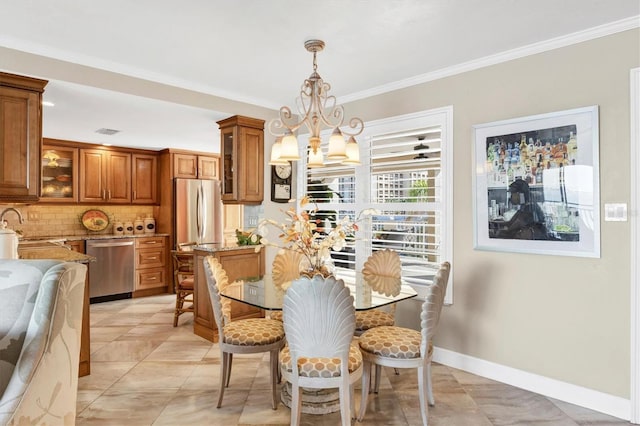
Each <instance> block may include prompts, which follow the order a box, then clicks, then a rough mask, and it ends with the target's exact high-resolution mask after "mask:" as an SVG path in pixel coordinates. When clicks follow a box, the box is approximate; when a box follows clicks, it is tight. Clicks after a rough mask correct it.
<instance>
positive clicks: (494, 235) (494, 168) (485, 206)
mask: <svg viewBox="0 0 640 426" xmlns="http://www.w3.org/2000/svg"><path fill="white" fill-rule="evenodd" d="M473 130H474V156H475V173H474V175H473V177H474V182H473V184H474V189H475V194H474V248H475V249H478V250H495V251H507V252H518V253H535V254H550V255H561V256H581V257H600V200H599V181H600V179H599V173H598V149H599V148H598V145H599V136H598V135H599V133H598V107H597V106H590V107H585V108H578V109H572V110H567V111H559V112H553V113H547V114H540V115H534V116H530V117H522V118H515V119H510V120H504V121H496V122H492V123H485V124H478V125H475V126H473Z"/></svg>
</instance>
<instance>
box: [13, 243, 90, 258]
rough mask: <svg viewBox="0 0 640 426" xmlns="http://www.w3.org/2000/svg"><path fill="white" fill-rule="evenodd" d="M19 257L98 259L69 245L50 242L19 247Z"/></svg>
mask: <svg viewBox="0 0 640 426" xmlns="http://www.w3.org/2000/svg"><path fill="white" fill-rule="evenodd" d="M18 257H19V258H20V259H55V260H62V261H65V262H78V263H89V262H93V261H95V260H96V258H95V257H93V256H89V255H86V254H82V253H78V252H77V251H73V250H70V249H69V248H67V247H64V246H60V245H57V244H53V243H52V244H48V245H43V246H39V247H22V248H21V247H19V246H18Z"/></svg>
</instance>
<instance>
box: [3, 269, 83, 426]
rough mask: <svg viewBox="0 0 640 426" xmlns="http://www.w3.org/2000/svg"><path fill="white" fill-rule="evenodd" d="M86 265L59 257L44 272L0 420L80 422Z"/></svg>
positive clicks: (11, 422)
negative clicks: (77, 415) (79, 364)
mask: <svg viewBox="0 0 640 426" xmlns="http://www.w3.org/2000/svg"><path fill="white" fill-rule="evenodd" d="M17 262H20V261H17ZM22 262H26V261H22ZM86 271H87V267H86V266H85V265H81V264H77V263H68V262H65V263H63V262H56V263H55V264H54V265H53V266H51V267H50V268H49V269H48V270H47V271H46V272H45V274H44V276H43V277H42V281H41V283H40V286H39V289H38V292H37V296H36V300H35V306H34V309H33V313H32V315H31V319H30V321H29V325H28V328H27V332H26V336H25V339H24V344H23V346H22V351H21V352H20V357H19V359H18V362H17V364H16V367H15V369H14V371H13V374H12V376H11V379H10V381H9V383H8V385H7V387H6V389H5V391H4V393H3V394H2V397H1V399H0V424H7V425H11V424H22V423H23V422H26V423H28V424H31V423H37V424H42V423H46V424H74V423H75V415H76V414H75V408H76V396H77V388H78V361H79V357H80V331H81V322H82V309H83V297H84V281H85V276H86Z"/></svg>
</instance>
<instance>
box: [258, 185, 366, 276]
mask: <svg viewBox="0 0 640 426" xmlns="http://www.w3.org/2000/svg"><path fill="white" fill-rule="evenodd" d="M310 202H311V201H310V198H309V197H304V198H302V200H301V201H300V208H301V209H304V208H305V206H307V205H308V204H310ZM317 212H318V206H317V205H316V206H315V208H313V209H309V210H301V211H300V212H296V209H295V208H294V207H290V208H289V209H288V210H287V211H285V212H284V213H285V214H286V216H287V218H286V222H285V223H278V222H276V221H274V220H271V219H265V220H263V221H262V222H261V223H260V225H259V227H258V230H257V233H258V234H259V235H261V237H262V238H261V240H260V245H263V246H272V247H278V248H281V249H283V250H293V251H296V252H299V253H301V254H302V255H303V256H304V257H305V258H306V260H307V261H308V263H309V265H310V269H311V272H310V273H315V272H320V273H322V274H323V275H325V276H326V275H329V274H330V273H331V272H330V271H329V269H328V267H327V263H328V261H329V259H330V258H331V250H334V251H340V250H342V249H343V248H344V247H345V245H346V241H347V238H350V237H354V236H355V232H356V231H357V230H358V225H357V222H358V221H357V220H356V221H355V222H354V221H351V220H350V219H349V217H347V216H344V217H343V218H342V219H340V220H338V221H337V222H336V225H335V227H333V228H331V229H329V230H328V232H323V231H325V230H324V229H323V228H321V227H320V225H321V223H320V222H321V220H320V219H316V218H314V217H315V213H317ZM374 212H375V211H374V210H373V209H367V210H366V211H363V212H361V213H360V215H359V216H358V217H360V216H363V215H370V214H372V213H374ZM268 225H270V226H273V227H276V228H278V229H279V230H280V231H281V233H280V235H279V238H280V240H281V241H282V243H283V245H278V244H275V243H272V242H271V241H269V240H268V239H267V238H266V235H267V234H268V230H267V228H268Z"/></svg>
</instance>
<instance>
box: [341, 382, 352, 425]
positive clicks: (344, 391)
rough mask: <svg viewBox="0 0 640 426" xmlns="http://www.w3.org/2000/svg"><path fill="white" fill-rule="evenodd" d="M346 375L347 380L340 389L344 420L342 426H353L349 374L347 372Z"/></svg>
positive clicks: (342, 417)
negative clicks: (350, 409)
mask: <svg viewBox="0 0 640 426" xmlns="http://www.w3.org/2000/svg"><path fill="white" fill-rule="evenodd" d="M346 374H347V376H346V378H345V379H344V380H343V382H342V383H341V384H340V387H339V389H338V390H339V393H340V418H341V419H342V426H351V412H350V411H349V408H350V407H351V400H350V399H349V395H350V391H349V387H350V386H349V382H348V380H349V376H348V374H349V373H348V372H347V373H346Z"/></svg>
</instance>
